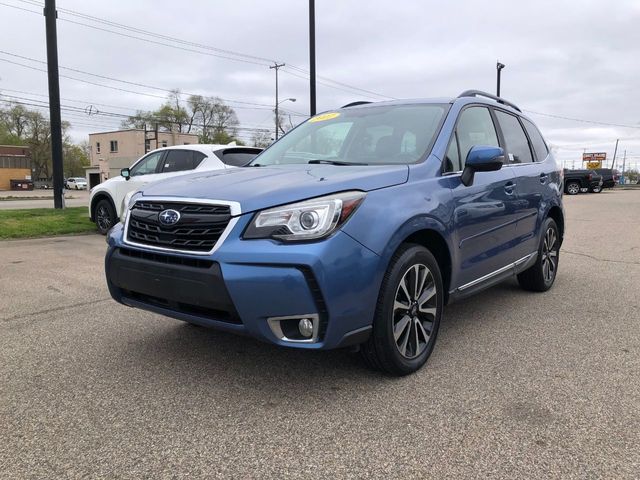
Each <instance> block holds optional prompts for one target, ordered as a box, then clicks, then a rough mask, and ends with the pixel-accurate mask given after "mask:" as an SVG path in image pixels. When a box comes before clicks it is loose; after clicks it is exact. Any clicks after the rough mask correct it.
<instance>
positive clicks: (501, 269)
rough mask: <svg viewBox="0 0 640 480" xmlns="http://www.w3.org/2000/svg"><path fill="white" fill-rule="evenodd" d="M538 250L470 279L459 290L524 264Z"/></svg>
mask: <svg viewBox="0 0 640 480" xmlns="http://www.w3.org/2000/svg"><path fill="white" fill-rule="evenodd" d="M537 254H538V252H533V253H530V254H529V255H525V256H524V257H522V258H520V259H519V260H516V261H515V262H513V263H510V264H509V265H505V266H504V267H502V268H499V269H498V270H495V271H493V272H491V273H487V274H486V275H483V276H482V277H480V278H476V279H475V280H472V281H470V282H469V283H465V284H464V285H462V286H460V287H458V291H459V292H462V291H463V290H466V289H468V288H471V287H473V286H475V285H478V284H480V283H482V282H484V281H486V280H490V279H491V278H493V277H495V276H496V275H500V274H501V273H504V272H506V271H508V270H510V269H512V268H515V267H518V266H520V265H522V264H523V263H525V262H527V261H528V260H529V259H531V257H533V256H534V255H537Z"/></svg>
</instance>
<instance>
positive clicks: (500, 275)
mask: <svg viewBox="0 0 640 480" xmlns="http://www.w3.org/2000/svg"><path fill="white" fill-rule="evenodd" d="M537 258H538V252H533V253H530V254H529V255H527V256H525V257H522V258H521V259H519V260H516V261H515V262H513V263H510V264H509V265H505V266H504V267H502V268H499V269H498V270H495V271H493V272H491V273H488V274H487V275H484V276H482V277H480V278H477V279H475V280H473V281H471V282H469V283H466V284H464V285H461V286H460V287H458V288H456V289H454V290H452V291H450V292H449V301H448V302H447V304H450V303H453V302H455V301H457V300H460V299H462V298H466V297H469V296H471V295H474V294H476V293H478V292H480V291H482V290H485V289H487V288H489V287H492V286H494V285H496V284H498V283H501V282H503V281H505V280H507V279H509V278H511V277H514V276H516V275H517V274H519V273H520V272H523V271H524V270H526V269H527V268H529V267H531V266H532V265H533V264H534V263H535V262H536V259H537Z"/></svg>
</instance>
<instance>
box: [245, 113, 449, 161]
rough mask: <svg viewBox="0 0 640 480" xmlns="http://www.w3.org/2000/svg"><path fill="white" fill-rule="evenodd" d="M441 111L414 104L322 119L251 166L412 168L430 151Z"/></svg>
mask: <svg viewBox="0 0 640 480" xmlns="http://www.w3.org/2000/svg"><path fill="white" fill-rule="evenodd" d="M445 110H446V107H445V105H440V104H413V105H382V106H378V107H366V108H353V109H344V110H339V111H335V112H329V113H323V114H320V115H316V116H315V117H313V118H311V119H309V120H308V121H307V122H305V123H303V124H302V125H300V126H299V127H297V128H296V129H294V130H293V131H291V132H289V133H288V134H287V135H286V136H284V137H283V138H282V139H281V140H280V141H279V142H276V143H275V144H274V145H273V146H272V147H270V148H269V149H267V150H266V151H265V152H264V153H262V154H261V155H260V156H258V157H257V158H256V159H255V160H254V161H253V162H252V163H251V165H253V166H266V165H285V164H300V163H334V164H336V165H349V164H354V165H383V164H407V163H415V162H417V161H419V160H420V159H421V158H422V157H423V155H424V154H425V153H426V151H427V148H429V146H430V145H431V142H432V141H433V138H434V136H435V135H436V133H437V130H438V126H439V125H440V122H441V120H442V117H443V115H444V112H445Z"/></svg>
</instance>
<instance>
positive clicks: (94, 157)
mask: <svg viewBox="0 0 640 480" xmlns="http://www.w3.org/2000/svg"><path fill="white" fill-rule="evenodd" d="M149 136H154V132H152V131H147V137H149ZM195 143H198V136H197V135H195V134H192V133H177V132H158V138H157V139H149V138H147V139H146V140H145V131H144V130H137V129H129V130H115V131H112V132H100V133H90V134H89V144H90V145H91V152H90V157H91V166H90V167H87V169H86V170H87V174H86V176H87V183H88V184H89V188H91V187H94V186H95V185H97V184H98V183H100V182H103V181H105V180H107V179H109V178H112V177H114V176H118V175H120V170H121V169H123V168H126V167H130V166H131V165H132V164H133V163H134V162H135V161H136V160H138V159H139V158H140V157H142V156H143V155H144V154H145V151H146V152H150V151H151V150H155V149H156V148H161V147H171V146H173V145H191V144H195ZM145 144H146V150H145Z"/></svg>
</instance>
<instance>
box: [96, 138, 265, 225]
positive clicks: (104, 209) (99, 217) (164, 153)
mask: <svg viewBox="0 0 640 480" xmlns="http://www.w3.org/2000/svg"><path fill="white" fill-rule="evenodd" d="M261 151H262V149H261V148H253V147H237V146H229V145H176V146H173V147H164V148H159V149H157V150H154V151H152V152H150V153H148V154H146V155H145V156H143V157H142V158H140V159H139V160H138V161H136V162H135V163H134V164H133V165H132V166H131V167H130V168H124V169H122V171H121V175H120V176H119V177H114V178H110V179H109V180H107V181H105V182H102V183H101V184H99V185H96V186H95V187H94V188H92V189H91V196H90V198H89V212H90V215H91V220H92V221H93V222H95V224H96V226H97V227H98V230H99V231H100V233H102V234H105V233H107V231H108V230H109V229H110V228H111V227H113V225H115V224H116V223H117V221H118V218H119V217H120V214H121V213H122V205H123V202H124V200H125V197H126V196H127V194H130V193H133V192H135V191H136V190H139V189H140V188H142V187H143V186H145V185H147V184H149V183H151V182H157V181H160V180H166V179H168V178H171V177H176V176H180V175H186V174H188V173H193V172H194V171H205V170H224V169H228V168H236V167H243V166H245V165H247V164H248V163H249V162H250V161H251V160H253V158H254V157H255V156H256V155H257V154H258V153H260V152H261Z"/></svg>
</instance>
